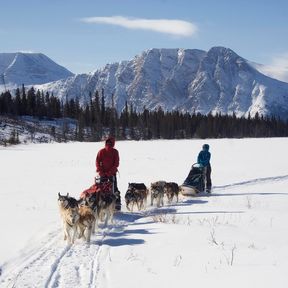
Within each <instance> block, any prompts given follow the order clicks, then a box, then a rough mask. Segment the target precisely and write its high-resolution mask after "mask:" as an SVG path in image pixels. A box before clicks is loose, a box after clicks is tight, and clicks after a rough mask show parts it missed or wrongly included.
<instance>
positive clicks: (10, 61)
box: [0, 52, 73, 92]
mask: <svg viewBox="0 0 288 288" xmlns="http://www.w3.org/2000/svg"><path fill="white" fill-rule="evenodd" d="M72 75H73V73H71V72H70V71H68V70H67V69H66V68H64V67H62V66H60V65H58V64H57V63H55V62H54V61H52V60H51V59H50V58H48V57H47V56H45V55H44V54H41V53H24V52H17V53H0V76H1V77H0V92H1V91H3V90H4V88H5V87H4V84H5V85H6V89H13V88H15V87H19V86H21V85H22V84H24V85H26V86H27V85H35V84H44V83H47V82H52V81H56V80H59V79H64V78H67V77H69V76H72Z"/></svg>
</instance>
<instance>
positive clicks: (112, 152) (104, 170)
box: [96, 137, 121, 210]
mask: <svg viewBox="0 0 288 288" xmlns="http://www.w3.org/2000/svg"><path fill="white" fill-rule="evenodd" d="M114 145H115V139H114V137H109V138H107V140H106V141H105V147H104V148H102V149H101V150H99V152H98V154H97V157H96V171H97V172H98V174H99V176H100V181H101V179H105V178H109V179H110V180H113V181H114V193H115V195H116V210H121V197H120V191H119V190H118V187H117V178H116V173H117V171H118V166H119V153H118V150H117V149H115V148H114Z"/></svg>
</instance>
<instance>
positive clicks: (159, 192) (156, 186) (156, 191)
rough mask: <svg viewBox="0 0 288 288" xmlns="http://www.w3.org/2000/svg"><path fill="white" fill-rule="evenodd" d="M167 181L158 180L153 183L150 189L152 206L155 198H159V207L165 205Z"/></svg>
mask: <svg viewBox="0 0 288 288" xmlns="http://www.w3.org/2000/svg"><path fill="white" fill-rule="evenodd" d="M165 184H166V182H165V181H157V182H154V183H151V186H150V191H151V206H153V201H154V199H156V200H157V207H160V206H164V186H165Z"/></svg>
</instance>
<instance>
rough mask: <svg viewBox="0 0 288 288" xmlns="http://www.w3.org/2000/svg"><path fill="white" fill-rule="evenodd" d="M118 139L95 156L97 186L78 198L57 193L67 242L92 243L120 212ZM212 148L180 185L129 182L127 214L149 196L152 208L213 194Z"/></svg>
mask: <svg viewBox="0 0 288 288" xmlns="http://www.w3.org/2000/svg"><path fill="white" fill-rule="evenodd" d="M114 145H115V139H114V138H113V137H109V138H108V139H107V140H106V141H105V147H104V148H103V149H101V150H100V151H99V152H98V154H97V157H96V171H97V173H98V175H99V177H95V183H94V184H93V185H92V186H91V187H90V188H88V189H86V190H84V191H83V192H82V193H81V194H80V199H78V200H77V199H75V198H73V197H71V196H70V195H69V193H67V195H61V194H60V193H58V206H59V210H60V215H61V218H62V222H63V232H64V240H66V241H67V243H68V244H73V243H74V242H75V240H76V237H77V238H78V239H80V238H84V240H86V241H87V242H88V243H89V242H90V239H91V235H92V233H95V232H96V230H97V229H98V226H99V221H101V222H103V223H104V225H105V226H107V225H108V223H111V224H113V217H114V213H115V211H119V210H121V197H120V192H119V190H118V186H117V178H116V173H117V171H118V166H119V153H118V151H117V150H116V149H115V148H114ZM210 157H211V155H210V152H209V145H208V144H204V145H203V147H202V151H200V153H199V155H198V158H197V165H195V164H194V165H192V168H191V170H190V172H189V174H188V176H187V178H186V179H185V181H184V183H183V184H182V185H181V186H179V185H178V184H177V183H175V182H166V181H156V182H153V183H151V185H150V187H149V189H148V188H147V187H146V185H145V184H144V183H129V184H128V189H127V191H126V193H125V197H124V199H125V204H126V208H127V210H128V211H131V212H132V211H133V210H134V208H135V207H136V208H137V210H138V211H140V210H143V209H145V208H146V207H147V199H148V195H149V196H150V200H151V202H150V204H151V206H153V205H154V203H155V204H156V205H157V207H161V206H164V197H166V198H167V201H168V203H169V204H171V203H172V201H173V199H175V201H176V202H178V199H179V193H182V194H183V195H184V196H186V195H196V194H198V193H200V192H203V191H206V192H207V193H210V192H211V176H210V175H211V166H210Z"/></svg>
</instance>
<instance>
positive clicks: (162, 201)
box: [161, 195, 164, 206]
mask: <svg viewBox="0 0 288 288" xmlns="http://www.w3.org/2000/svg"><path fill="white" fill-rule="evenodd" d="M161 205H162V206H164V197H163V195H161Z"/></svg>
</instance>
